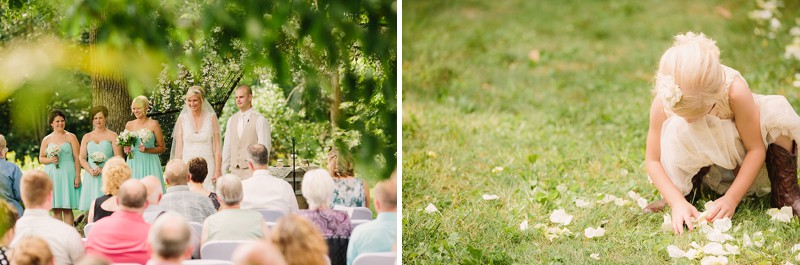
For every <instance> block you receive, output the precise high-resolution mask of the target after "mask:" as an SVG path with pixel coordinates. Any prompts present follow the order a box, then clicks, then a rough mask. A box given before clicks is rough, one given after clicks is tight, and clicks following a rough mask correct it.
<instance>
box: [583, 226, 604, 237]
mask: <svg viewBox="0 0 800 265" xmlns="http://www.w3.org/2000/svg"><path fill="white" fill-rule="evenodd" d="M605 234H606V229H605V228H602V227H598V228H596V229H595V228H592V227H587V228H586V230H583V235H584V236H586V238H594V237H601V236H603V235H605Z"/></svg>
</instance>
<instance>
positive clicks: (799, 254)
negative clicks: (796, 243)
mask: <svg viewBox="0 0 800 265" xmlns="http://www.w3.org/2000/svg"><path fill="white" fill-rule="evenodd" d="M794 260H796V261H800V253H797V256H795V257H794Z"/></svg>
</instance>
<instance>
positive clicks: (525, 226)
mask: <svg viewBox="0 0 800 265" xmlns="http://www.w3.org/2000/svg"><path fill="white" fill-rule="evenodd" d="M519 230H522V231H525V230H528V220H525V221H522V223H521V224H519Z"/></svg>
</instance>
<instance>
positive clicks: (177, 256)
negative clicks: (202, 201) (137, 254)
mask: <svg viewBox="0 0 800 265" xmlns="http://www.w3.org/2000/svg"><path fill="white" fill-rule="evenodd" d="M191 238H192V230H191V228H190V227H189V222H187V221H186V218H184V217H183V216H181V215H180V214H178V213H175V212H167V213H165V214H164V215H163V216H161V218H158V220H156V222H155V223H153V227H151V228H150V232H149V235H148V236H147V241H148V242H149V243H150V247H151V248H152V250H153V253H152V254H151V256H150V260H149V261H148V262H147V264H148V265H167V264H176V265H179V264H181V262H183V261H184V260H188V259H190V258H191V256H192V246H191V244H190V243H191Z"/></svg>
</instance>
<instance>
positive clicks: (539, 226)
mask: <svg viewBox="0 0 800 265" xmlns="http://www.w3.org/2000/svg"><path fill="white" fill-rule="evenodd" d="M545 227H547V225H545V224H543V223H536V225H534V226H533V228H536V229H542V228H545Z"/></svg>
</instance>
